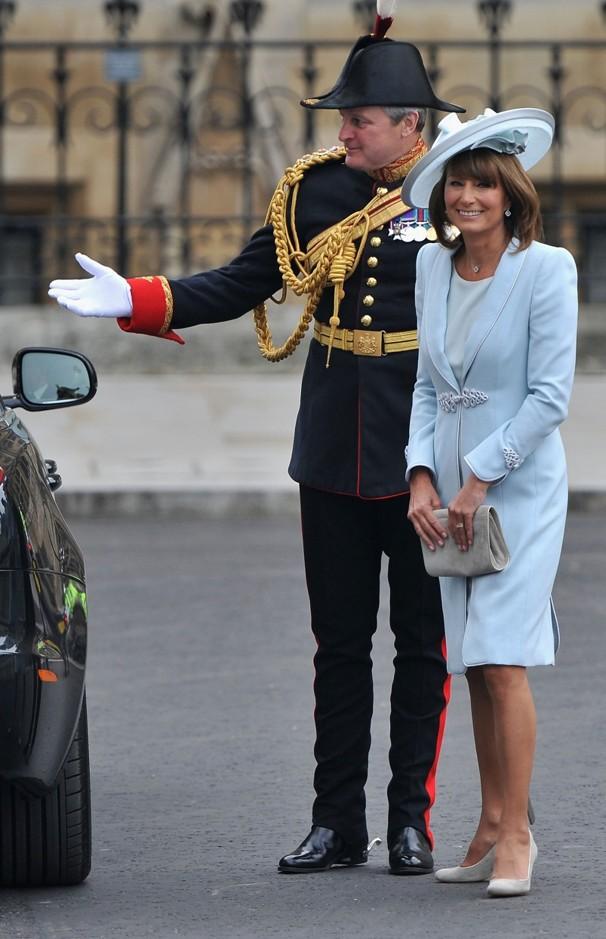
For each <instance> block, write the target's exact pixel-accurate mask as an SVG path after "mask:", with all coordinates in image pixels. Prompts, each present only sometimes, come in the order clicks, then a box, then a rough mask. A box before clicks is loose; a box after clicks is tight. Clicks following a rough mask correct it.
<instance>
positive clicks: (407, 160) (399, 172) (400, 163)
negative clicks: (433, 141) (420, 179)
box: [368, 137, 428, 183]
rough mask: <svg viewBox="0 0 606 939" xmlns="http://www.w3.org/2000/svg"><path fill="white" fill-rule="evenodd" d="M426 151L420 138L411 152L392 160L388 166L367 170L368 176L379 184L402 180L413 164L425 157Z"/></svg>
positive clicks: (425, 145)
mask: <svg viewBox="0 0 606 939" xmlns="http://www.w3.org/2000/svg"><path fill="white" fill-rule="evenodd" d="M427 149H428V147H427V144H426V143H425V141H424V140H423V138H422V137H419V139H418V140H417V142H416V144H415V145H414V147H413V148H412V150H409V151H408V153H405V154H404V156H402V157H399V158H398V159H397V160H394V161H393V163H389V165H388V166H382V167H381V169H378V170H369V172H368V175H369V176H371V177H372V179H376V180H377V182H380V183H395V182H396V181H397V180H399V179H404V177H405V176H406V175H407V174H408V173H410V171H411V169H412V168H413V166H414V165H415V163H418V162H419V160H420V159H421V157H423V156H425V154H426V153H427Z"/></svg>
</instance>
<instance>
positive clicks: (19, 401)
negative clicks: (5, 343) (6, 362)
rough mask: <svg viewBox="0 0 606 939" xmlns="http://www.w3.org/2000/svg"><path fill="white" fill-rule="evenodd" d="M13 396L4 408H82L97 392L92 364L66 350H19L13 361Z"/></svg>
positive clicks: (30, 409)
mask: <svg viewBox="0 0 606 939" xmlns="http://www.w3.org/2000/svg"><path fill="white" fill-rule="evenodd" d="M13 390H14V392H15V396H14V397H12V398H9V397H4V396H3V402H4V405H5V406H6V407H10V408H15V407H22V408H25V410H26V411H48V410H52V409H54V408H69V407H73V406H74V405H76V404H85V403H86V402H87V401H90V400H91V398H93V397H94V395H95V393H96V391H97V374H96V372H95V369H94V366H93V364H92V362H90V361H89V360H88V359H87V358H86V356H85V355H82V353H80V352H70V351H68V350H67V349H49V348H27V349H20V350H19V352H17V354H16V355H15V358H14V359H13Z"/></svg>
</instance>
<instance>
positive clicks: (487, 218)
mask: <svg viewBox="0 0 606 939" xmlns="http://www.w3.org/2000/svg"><path fill="white" fill-rule="evenodd" d="M444 205H445V207H446V214H447V216H448V221H449V222H450V223H451V225H456V227H457V228H458V229H459V231H460V232H461V235H462V236H463V238H465V236H466V235H489V234H496V233H498V232H500V231H502V233H503V236H505V232H506V228H505V210H506V209H508V208H509V205H510V202H509V199H508V197H507V193H506V192H505V190H504V188H503V186H502V184H501V183H500V182H498V181H497V182H494V183H493V182H487V181H484V180H481V179H475V178H473V177H472V178H469V177H464V176H459V175H457V174H456V173H454V172H453V173H452V174H451V173H448V174H447V176H446V182H445V184H444Z"/></svg>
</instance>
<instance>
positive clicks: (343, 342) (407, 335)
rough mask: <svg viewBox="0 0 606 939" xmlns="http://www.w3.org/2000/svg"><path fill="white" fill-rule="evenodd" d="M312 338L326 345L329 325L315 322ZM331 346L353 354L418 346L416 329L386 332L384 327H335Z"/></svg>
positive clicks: (383, 352)
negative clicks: (371, 328)
mask: <svg viewBox="0 0 606 939" xmlns="http://www.w3.org/2000/svg"><path fill="white" fill-rule="evenodd" d="M314 339H316V340H317V341H318V342H319V343H320V345H321V346H327V345H328V344H329V339H330V326H324V325H323V324H322V323H318V322H316V323H315V325H314ZM333 348H335V349H342V350H343V351H344V352H353V354H354V355H372V356H377V357H378V356H381V355H387V353H388V352H410V351H411V350H412V349H418V348H419V340H418V339H417V331H416V329H405V330H403V331H402V332H399V333H388V332H385V330H384V329H375V330H370V329H337V330H336V331H335V336H334V340H333Z"/></svg>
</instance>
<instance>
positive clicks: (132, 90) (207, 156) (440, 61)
mask: <svg viewBox="0 0 606 939" xmlns="http://www.w3.org/2000/svg"><path fill="white" fill-rule="evenodd" d="M0 4H1V0H0ZM210 5H211V4H208V6H210ZM137 6H138V5H137ZM236 6H237V7H238V11H237V18H236V22H238V23H240V24H241V27H242V29H241V35H240V38H239V39H237V40H236V39H234V40H225V39H222V40H220V41H213V40H210V39H208V40H206V41H205V42H204V43H203V44H202V45H201V43H200V40H199V39H195V40H192V41H188V42H177V41H175V42H163V43H158V44H150V43H136V42H133V43H131V42H128V44H127V46H124V47H123V48H127V49H128V51H131V50H132V51H133V52H135V53H136V54H137V55H138V56H139V57H140V59H141V77H140V78H138V79H136V80H133V81H119V80H112V79H111V78H110V77H108V75H107V73H104V69H103V64H104V56H105V54H106V52H108V51H109V50H111V49H115V48H116V43H115V41H108V42H107V43H105V44H102V43H86V42H81V43H73V42H70V43H46V44H44V43H37V44H35V46H34V45H32V47H27V48H24V47H23V44H19V43H11V42H7V41H6V40H3V39H2V37H1V35H0V40H1V41H0V239H1V240H2V244H1V245H0V303H1V302H7V300H9V299H10V300H11V302H13V301H14V299H15V297H16V296H17V294H18V290H22V288H23V285H24V284H29V285H30V287H31V290H32V291H33V293H32V294H31V296H38V297H39V298H43V297H44V286H45V284H46V282H47V281H48V280H49V279H51V278H52V277H53V276H57V274H58V272H62V271H69V265H70V264H71V261H70V257H71V255H72V254H73V253H74V251H76V250H84V251H87V252H89V253H92V254H93V255H99V256H100V257H101V258H102V259H104V260H106V261H108V262H109V263H111V264H112V265H114V266H117V267H118V269H120V270H122V271H124V272H132V273H139V272H149V271H153V270H159V269H162V270H163V271H164V272H166V273H167V274H169V275H171V276H179V275H180V274H183V273H185V272H187V271H191V270H192V269H195V268H199V267H203V266H206V265H207V264H216V263H220V262H221V261H226V260H228V259H229V258H230V257H232V256H233V255H234V254H235V253H237V250H238V247H239V244H240V243H241V242H242V241H243V240H244V239H245V238H246V236H247V235H248V234H249V233H250V231H251V230H252V229H253V228H254V227H256V226H257V225H259V224H262V222H263V217H264V211H265V207H266V200H267V198H269V196H270V195H271V191H272V187H273V183H274V181H275V180H276V179H277V178H278V177H279V175H280V172H281V171H282V170H283V168H284V167H285V166H288V165H291V164H292V163H293V162H294V160H295V159H296V157H297V156H299V155H300V154H301V153H304V152H310V151H312V150H314V149H316V148H317V147H318V146H327V145H328V146H329V145H330V144H331V143H333V142H334V136H335V134H336V125H335V123H334V117H335V116H334V114H331V113H330V112H327V113H325V114H322V113H316V112H314V111H311V110H309V109H304V108H299V105H298V102H299V100H300V99H301V98H306V97H310V96H312V95H313V94H314V93H315V92H317V91H318V90H321V87H329V86H330V84H331V82H332V81H333V80H334V63H335V61H336V62H337V63H338V61H339V60H342V57H343V55H344V54H345V53H346V52H347V51H348V50H349V48H350V46H351V42H350V41H349V40H343V41H341V42H335V41H324V42H322V41H319V42H310V41H309V40H305V41H301V42H290V43H280V42H278V41H271V40H258V39H256V38H254V39H253V38H252V37H251V36H250V32H249V31H250V30H252V29H253V28H254V25H255V24H256V23H257V22H258V19H259V17H260V15H261V12H262V11H261V6H262V5H261V4H260V3H258V2H257V3H252V5H251V3H250V0H249V2H248V3H247V4H244V3H239V4H234V9H235V7H236ZM510 6H511V5H510ZM189 7H190V8H192V9H193V0H192V2H191V3H190V4H189ZM373 8H374V3H373ZM199 9H202V5H200V7H199ZM115 15H116V16H117V15H118V12H117V7H116V14H115ZM118 25H119V24H118ZM130 25H132V22H131V24H130ZM247 31H248V32H247ZM419 46H420V48H421V53H422V55H423V58H424V60H425V62H426V64H427V67H428V70H429V73H430V75H431V79H432V82H433V84H434V87H435V88H436V91H437V92H438V94H439V95H440V97H443V98H446V99H448V100H451V101H457V102H460V103H461V104H462V105H464V106H466V107H467V108H468V111H469V113H470V115H471V116H473V115H474V114H475V113H477V112H478V111H480V110H481V109H482V108H483V107H485V106H486V104H489V103H493V102H494V101H495V100H498V102H499V103H500V104H501V105H502V106H503V107H519V106H524V105H529V104H530V105H532V106H538V107H545V108H546V109H547V110H550V111H551V112H552V113H553V114H554V116H555V118H556V137H555V142H554V146H553V147H552V150H551V153H550V155H549V157H547V159H546V166H547V169H545V168H543V173H542V177H541V183H540V186H541V196H542V199H543V205H544V208H545V209H546V222H547V229H548V232H549V237H550V239H551V240H552V241H554V242H556V243H560V242H562V241H563V242H564V243H566V244H568V245H569V246H571V247H573V248H576V247H577V246H578V245H579V244H582V243H583V241H582V239H583V237H585V236H584V233H585V232H586V231H589V230H590V231H591V233H599V231H600V225H601V226H602V228H603V229H606V224H604V222H605V219H606V186H604V187H602V183H601V178H602V168H603V165H604V163H605V162H606V91H604V83H602V84H600V81H599V78H598V77H597V76H596V78H593V75H594V73H595V67H596V66H595V63H596V62H597V61H601V60H602V59H603V58H604V54H605V53H606V39H604V40H603V41H602V40H590V41H588V42H587V43H585V44H583V43H580V42H579V41H572V40H570V41H567V40H563V41H555V42H554V41H551V42H548V41H545V42H541V41H534V42H530V41H523V40H518V41H504V40H501V39H500V35H497V36H496V38H493V39H491V40H487V41H485V42H478V41H473V42H470V41H466V40H461V41H460V42H459V41H457V40H451V41H448V42H444V43H440V42H436V41H434V40H427V41H426V42H420V43H419ZM495 46H496V53H495ZM226 50H227V52H228V55H229V58H228V60H229V63H230V67H231V68H232V70H233V71H232V75H231V77H230V78H229V81H227V80H226V79H225V70H224V69H222V71H221V74H222V79H221V82H219V81H218V80H217V78H216V74H217V73H214V72H213V69H212V63H213V61H214V57H219V56H221V55H222V54H223V52H224V51H226ZM335 51H336V53H337V55H335V56H334V59H333V60H332V62H331V64H330V67H328V65H327V63H328V58H327V55H328V53H329V52H335ZM463 53H464V55H465V57H466V63H467V68H466V74H468V75H471V76H473V81H472V82H466V83H464V84H463V83H461V84H459V83H458V82H457V81H456V79H457V76H458V74H459V73H460V69H459V63H460V58H461V55H462V54H463ZM530 53H531V54H530ZM495 54H496V55H497V65H498V66H499V67H498V68H495V58H494V57H495ZM83 55H85V56H86V63H87V69H86V71H85V72H84V73H83V71H82V68H81V64H82V57H83ZM260 55H262V56H263V60H264V63H265V62H266V63H267V67H266V74H273V75H276V74H279V75H282V76H284V77H283V79H282V80H281V81H280V80H279V81H278V82H276V83H275V84H272V85H270V84H268V83H267V82H266V81H265V80H264V79H265V74H262V75H261V77H260V79H259V80H256V78H255V72H254V71H253V69H252V63H253V61H254V60H255V57H259V56H260ZM524 55H526V56H527V60H528V61H530V59H532V72H529V75H528V77H527V76H526V75H525V74H524V73H523V71H522V70H521V69H520V67H519V63H520V61H521V56H524ZM277 56H279V57H280V59H279V61H280V65H279V66H277V67H276V65H275V63H274V62H272V57H277ZM202 57H204V59H203V61H204V63H205V64H208V65H209V69H208V72H209V74H208V80H206V81H204V82H203V81H201V79H200V71H199V64H200V61H201V58H202ZM598 57H599V58H598ZM510 59H511V61H513V62H515V63H516V68H515V69H513V70H512V69H506V68H505V66H507V65H508V63H509V61H510ZM15 61H16V62H18V64H19V68H18V69H14V70H12V69H11V68H10V67H9V66H10V65H11V64H12V63H13V62H15ZM223 61H225V60H223ZM501 61H502V64H503V66H504V67H503V68H502V69H501V67H500V63H501ZM585 61H586V62H587V67H585V65H584V64H583V65H582V64H581V63H583V62H585ZM284 62H287V65H286V66H285V65H284ZM49 63H50V68H49ZM581 69H582V70H581ZM509 73H511V74H512V75H515V82H512V83H509V82H507V81H505V80H504V77H503V76H504V75H506V74H509ZM82 74H85V75H86V76H87V77H86V80H85V81H84V82H83V79H82V77H81V76H82ZM95 75H96V76H97V77H92V78H91V76H95ZM213 75H215V77H214V78H213ZM287 75H288V76H291V78H290V81H289V79H288V78H286V76H287ZM23 76H27V83H24V82H23ZM584 76H592V78H587V77H584ZM319 86H320V87H319ZM493 106H494V104H493ZM439 116H440V115H439V114H438V115H431V114H430V123H429V125H428V131H427V136H428V138H431V136H432V133H433V131H435V123H431V118H432V117H437V118H438V119H439ZM572 128H574V133H572V132H571V130H572ZM9 133H10V138H9V137H8V136H7V135H8V134H9ZM579 138H581V139H583V140H584V141H587V142H589V143H592V142H594V141H595V144H593V145H592V146H591V150H592V152H593V153H594V154H595V161H596V168H595V177H594V178H593V179H592V180H590V179H588V180H587V181H588V183H591V191H592V195H591V201H586V203H585V205H586V209H583V213H582V214H581V210H578V211H576V210H574V206H572V207H571V204H570V201H567V200H566V199H565V196H566V189H567V186H568V184H569V175H568V174H572V171H573V169H574V168H573V166H572V165H571V161H570V157H569V154H570V153H571V149H570V148H571V147H573V146H574V145H575V142H576V141H577V140H578V139H579ZM9 140H10V147H11V148H15V146H17V147H18V146H20V145H23V147H24V150H27V151H29V152H34V151H35V152H40V145H41V144H42V148H46V149H45V151H44V152H45V160H46V173H44V174H41V175H40V178H41V180H43V185H42V184H41V189H44V199H45V200H46V201H45V202H43V205H42V207H41V208H36V206H35V205H34V206H33V208H28V210H27V211H25V210H24V211H22V212H20V211H17V210H16V208H15V205H16V203H15V198H14V193H13V192H12V189H14V188H15V187H16V188H17V189H18V188H19V185H20V184H19V183H18V182H17V183H16V182H15V181H14V179H13V180H8V181H7V179H6V173H4V172H3V167H5V166H6V163H7V160H6V155H7V154H8V152H9V150H8V148H9ZM29 141H31V147H30V146H29ZM600 142H602V152H600V150H599V144H600ZM587 149H589V148H587ZM87 153H88V154H91V155H92V154H94V156H95V159H96V160H97V161H98V162H97V163H95V164H94V165H91V166H87V165H86V163H85V160H86V159H87V157H86V156H85V154H87ZM88 159H89V160H90V159H91V157H88ZM93 174H95V176H96V179H97V180H99V178H102V180H103V182H102V184H101V186H102V187H103V189H102V190H101V192H102V196H101V197H99V191H100V190H99V183H98V182H96V183H95V182H93ZM221 174H223V175H221ZM89 177H90V181H89ZM575 183H576V180H575ZM84 187H86V191H85V189H84ZM220 187H222V191H223V192H224V193H225V195H224V197H222V201H221V203H219V202H218V201H216V202H214V203H212V205H211V204H210V202H211V200H212V199H213V196H214V193H215V192H216V191H217V189H218V188H220ZM33 188H35V186H34V187H33ZM26 190H27V198H28V199H31V198H32V196H31V190H32V186H31V185H30V179H29V178H28V182H27V187H26V186H25V185H21V189H20V194H19V198H20V199H21V198H22V194H21V193H25V191H26ZM83 192H85V194H86V199H84V198H83V197H82V194H83ZM596 194H597V195H596ZM94 198H96V199H97V200H98V201H97V204H96V208H95V209H94V210H93V211H96V213H97V214H99V212H100V211H101V212H103V213H105V216H106V217H104V218H99V217H90V218H87V217H84V215H83V208H82V206H83V205H84V204H86V202H90V201H92V200H93V199H94ZM600 199H603V203H602V204H603V206H604V211H603V214H601V212H600V201H599V200H600ZM575 211H576V215H575ZM109 216H111V217H109ZM588 237H589V236H588ZM592 237H593V234H592ZM596 237H597V236H596ZM205 240H206V246H205ZM595 244H596V245H597V241H596V242H595ZM20 245H26V248H23V249H22V248H21V247H18V246H20ZM18 251H21V256H22V261H23V265H24V268H23V271H21V272H19V271H18V270H17V269H16V268H15V264H14V258H15V256H16V253H17V252H18ZM222 251H223V255H221V252H222ZM11 252H12V253H11ZM28 252H29V254H28ZM590 256H591V257H594V258H597V257H598V252H597V247H594V248H592V250H591V251H589V250H587V251H584V252H583V253H581V252H579V259H580V260H581V261H583V258H584V257H587V258H588V257H590ZM28 258H30V260H28ZM34 262H35V263H34ZM592 264H594V267H593V268H592V269H589V270H588V269H585V270H583V268H582V269H581V283H582V285H583V289H584V290H585V291H586V292H588V293H590V291H593V290H594V287H593V286H592V285H597V286H596V287H595V295H596V296H597V295H598V293H599V290H598V288H600V289H601V282H603V284H604V289H602V294H604V290H605V289H606V274H605V273H604V272H603V271H602V267H603V265H601V266H600V264H598V261H597V260H596V261H592ZM34 271H35V272H36V273H34ZM3 291H4V292H3ZM24 295H25V294H24ZM27 296H30V294H29V293H27Z"/></svg>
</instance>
